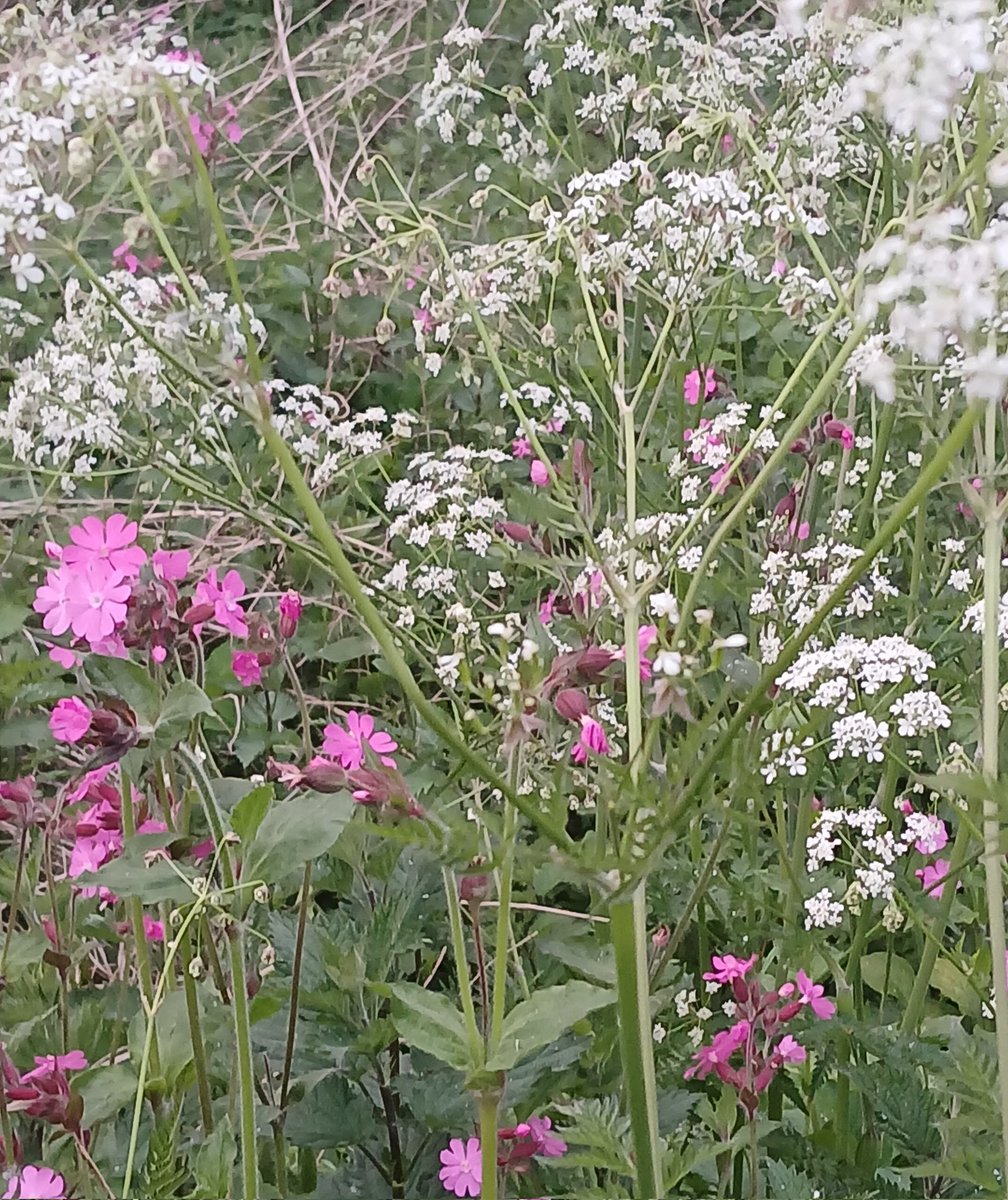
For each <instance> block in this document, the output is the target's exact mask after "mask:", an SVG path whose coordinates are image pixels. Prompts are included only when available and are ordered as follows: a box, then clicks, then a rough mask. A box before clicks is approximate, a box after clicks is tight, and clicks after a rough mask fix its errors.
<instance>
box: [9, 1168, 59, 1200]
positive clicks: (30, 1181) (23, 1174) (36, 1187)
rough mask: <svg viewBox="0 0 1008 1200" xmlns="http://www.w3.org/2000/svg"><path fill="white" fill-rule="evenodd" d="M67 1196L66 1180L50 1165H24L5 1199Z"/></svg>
mask: <svg viewBox="0 0 1008 1200" xmlns="http://www.w3.org/2000/svg"><path fill="white" fill-rule="evenodd" d="M65 1197H66V1181H65V1180H64V1178H63V1176H62V1175H57V1174H56V1172H55V1171H53V1170H51V1169H50V1168H49V1167H32V1166H25V1167H22V1168H21V1170H20V1171H19V1172H18V1173H17V1174H16V1175H14V1176H13V1177H12V1178H11V1181H10V1183H8V1185H7V1191H6V1192H4V1200H64V1198H65Z"/></svg>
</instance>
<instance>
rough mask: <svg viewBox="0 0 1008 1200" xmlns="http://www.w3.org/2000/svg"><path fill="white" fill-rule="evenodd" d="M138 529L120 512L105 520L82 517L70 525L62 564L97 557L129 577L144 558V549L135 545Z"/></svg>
mask: <svg viewBox="0 0 1008 1200" xmlns="http://www.w3.org/2000/svg"><path fill="white" fill-rule="evenodd" d="M137 532H138V528H137V523H136V521H127V520H126V518H125V517H124V516H123V515H122V513H113V514H112V515H111V516H110V517H109V518H108V520H107V521H102V520H101V519H100V518H99V517H85V518H84V520H83V521H81V523H80V524H79V525H72V526H71V527H70V543H71V544H70V545H69V546H66V547H64V549H63V563H64V564H65V565H66V566H77V565H85V564H87V563H89V562H93V561H94V560H95V559H97V560H99V561H100V562H103V563H107V564H108V565H109V566H110V567H112V568H113V569H114V570H116V571H118V572H119V574H120V575H125V576H127V577H128V578H132V577H133V576H135V575H139V574H140V568H141V567H142V566H143V565H144V563H145V562H146V561H147V552H146V551H145V550H142V549H141V548H140V547H139V546H137V545H135V544H134V543H135V542H136V539H137Z"/></svg>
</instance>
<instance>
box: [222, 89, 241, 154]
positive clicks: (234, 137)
mask: <svg viewBox="0 0 1008 1200" xmlns="http://www.w3.org/2000/svg"><path fill="white" fill-rule="evenodd" d="M224 115H225V116H226V117H227V118H228V119H227V121H226V122H225V124H224V136H225V137H226V138H227V140H228V141H229V142H230V143H231V145H232V146H237V145H238V143H239V142H240V141H241V140H242V138H243V137H244V136H245V134H244V131H243V130H242V127H241V126H240V125H239V124H238V109H237V108H235V106H234V104H233V102H232V101H230V100H225V101H224Z"/></svg>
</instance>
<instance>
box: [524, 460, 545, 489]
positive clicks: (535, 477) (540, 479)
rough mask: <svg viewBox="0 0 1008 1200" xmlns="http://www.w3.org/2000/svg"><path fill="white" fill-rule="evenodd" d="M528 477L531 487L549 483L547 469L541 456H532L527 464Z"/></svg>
mask: <svg viewBox="0 0 1008 1200" xmlns="http://www.w3.org/2000/svg"><path fill="white" fill-rule="evenodd" d="M529 479H531V481H532V486H533V487H546V486H547V484H548V483H549V469H548V468H547V466H546V464H545V463H544V462H543V460H542V459H541V458H534V459H533V460H532V463H531V465H530V466H529Z"/></svg>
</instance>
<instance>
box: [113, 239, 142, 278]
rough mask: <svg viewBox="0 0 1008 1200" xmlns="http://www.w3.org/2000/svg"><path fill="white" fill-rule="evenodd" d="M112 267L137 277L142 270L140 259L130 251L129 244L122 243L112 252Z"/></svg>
mask: <svg viewBox="0 0 1008 1200" xmlns="http://www.w3.org/2000/svg"><path fill="white" fill-rule="evenodd" d="M112 265H113V266H114V267H121V268H122V269H123V270H124V271H128V272H129V273H130V274H131V275H135V274H136V273H137V271H139V270H140V259H139V258H137V256H136V255H135V254H134V253H133V251H132V250H131V249H130V244H129V242H120V243H119V245H118V246H116V248H115V249H114V250H113V251H112Z"/></svg>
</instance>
